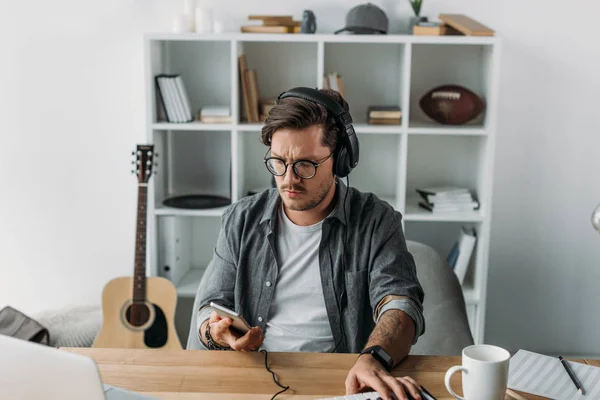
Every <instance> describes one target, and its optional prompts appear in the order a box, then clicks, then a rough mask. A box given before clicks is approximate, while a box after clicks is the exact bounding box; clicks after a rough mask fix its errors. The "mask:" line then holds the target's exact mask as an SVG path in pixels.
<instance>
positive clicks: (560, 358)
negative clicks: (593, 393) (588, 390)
mask: <svg viewBox="0 0 600 400" xmlns="http://www.w3.org/2000/svg"><path fill="white" fill-rule="evenodd" d="M558 359H559V360H560V362H561V364H562V365H563V367H565V369H566V370H567V373H568V374H569V376H570V377H571V380H572V381H573V384H574V385H575V387H576V388H577V390H578V391H579V393H581V394H584V393H583V388H582V387H581V382H579V379H577V377H576V376H575V372H573V370H572V369H571V366H570V365H569V363H568V362H567V361H566V360H565V359H564V358H562V356H558Z"/></svg>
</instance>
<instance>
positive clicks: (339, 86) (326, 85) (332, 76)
mask: <svg viewBox="0 0 600 400" xmlns="http://www.w3.org/2000/svg"><path fill="white" fill-rule="evenodd" d="M323 89H331V90H335V91H336V92H338V93H339V94H340V95H342V97H344V83H343V81H342V76H341V75H340V74H338V73H337V72H332V73H329V74H327V75H324V76H323Z"/></svg>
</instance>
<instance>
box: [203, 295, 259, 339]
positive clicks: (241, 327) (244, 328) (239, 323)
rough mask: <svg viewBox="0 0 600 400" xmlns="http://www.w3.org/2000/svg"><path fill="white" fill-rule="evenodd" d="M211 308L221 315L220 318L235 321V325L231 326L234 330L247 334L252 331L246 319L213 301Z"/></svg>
mask: <svg viewBox="0 0 600 400" xmlns="http://www.w3.org/2000/svg"><path fill="white" fill-rule="evenodd" d="M210 306H211V307H212V309H213V310H214V311H215V312H216V313H217V314H218V315H219V317H221V318H231V319H232V320H233V324H231V327H232V328H234V329H236V330H238V331H240V332H241V333H246V332H248V331H249V330H250V329H251V327H250V324H248V322H246V320H245V319H244V317H242V316H241V315H239V314H238V313H236V312H235V311H232V310H230V309H228V308H226V307H223V306H220V305H218V304H216V303H213V302H212V301H211V302H210Z"/></svg>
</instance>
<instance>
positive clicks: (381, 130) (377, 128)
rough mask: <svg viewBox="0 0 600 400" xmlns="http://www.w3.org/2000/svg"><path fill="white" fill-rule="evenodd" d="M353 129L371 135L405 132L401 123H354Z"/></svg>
mask: <svg viewBox="0 0 600 400" xmlns="http://www.w3.org/2000/svg"><path fill="white" fill-rule="evenodd" d="M354 130H355V131H356V133H361V134H372V135H401V134H403V133H405V131H404V128H402V125H369V124H355V125H354Z"/></svg>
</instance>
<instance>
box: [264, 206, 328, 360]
mask: <svg viewBox="0 0 600 400" xmlns="http://www.w3.org/2000/svg"><path fill="white" fill-rule="evenodd" d="M277 222H278V224H279V225H278V235H277V263H278V265H279V266H280V269H279V273H278V275H277V283H276V285H275V293H274V294H273V300H272V302H271V309H270V310H269V317H268V319H267V328H266V329H265V340H264V342H263V344H262V346H261V349H265V350H267V351H305V352H330V351H332V350H333V348H334V346H335V343H334V340H333V334H332V333H331V327H330V325H329V319H328V317H327V310H326V308H325V298H324V297H323V286H322V284H321V272H320V269H319V244H320V242H321V225H322V224H323V221H321V222H319V223H317V224H315V225H311V226H298V225H295V224H294V223H293V222H292V221H290V219H289V218H288V217H287V215H285V212H284V211H283V207H281V208H280V210H279V212H278V220H277Z"/></svg>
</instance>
